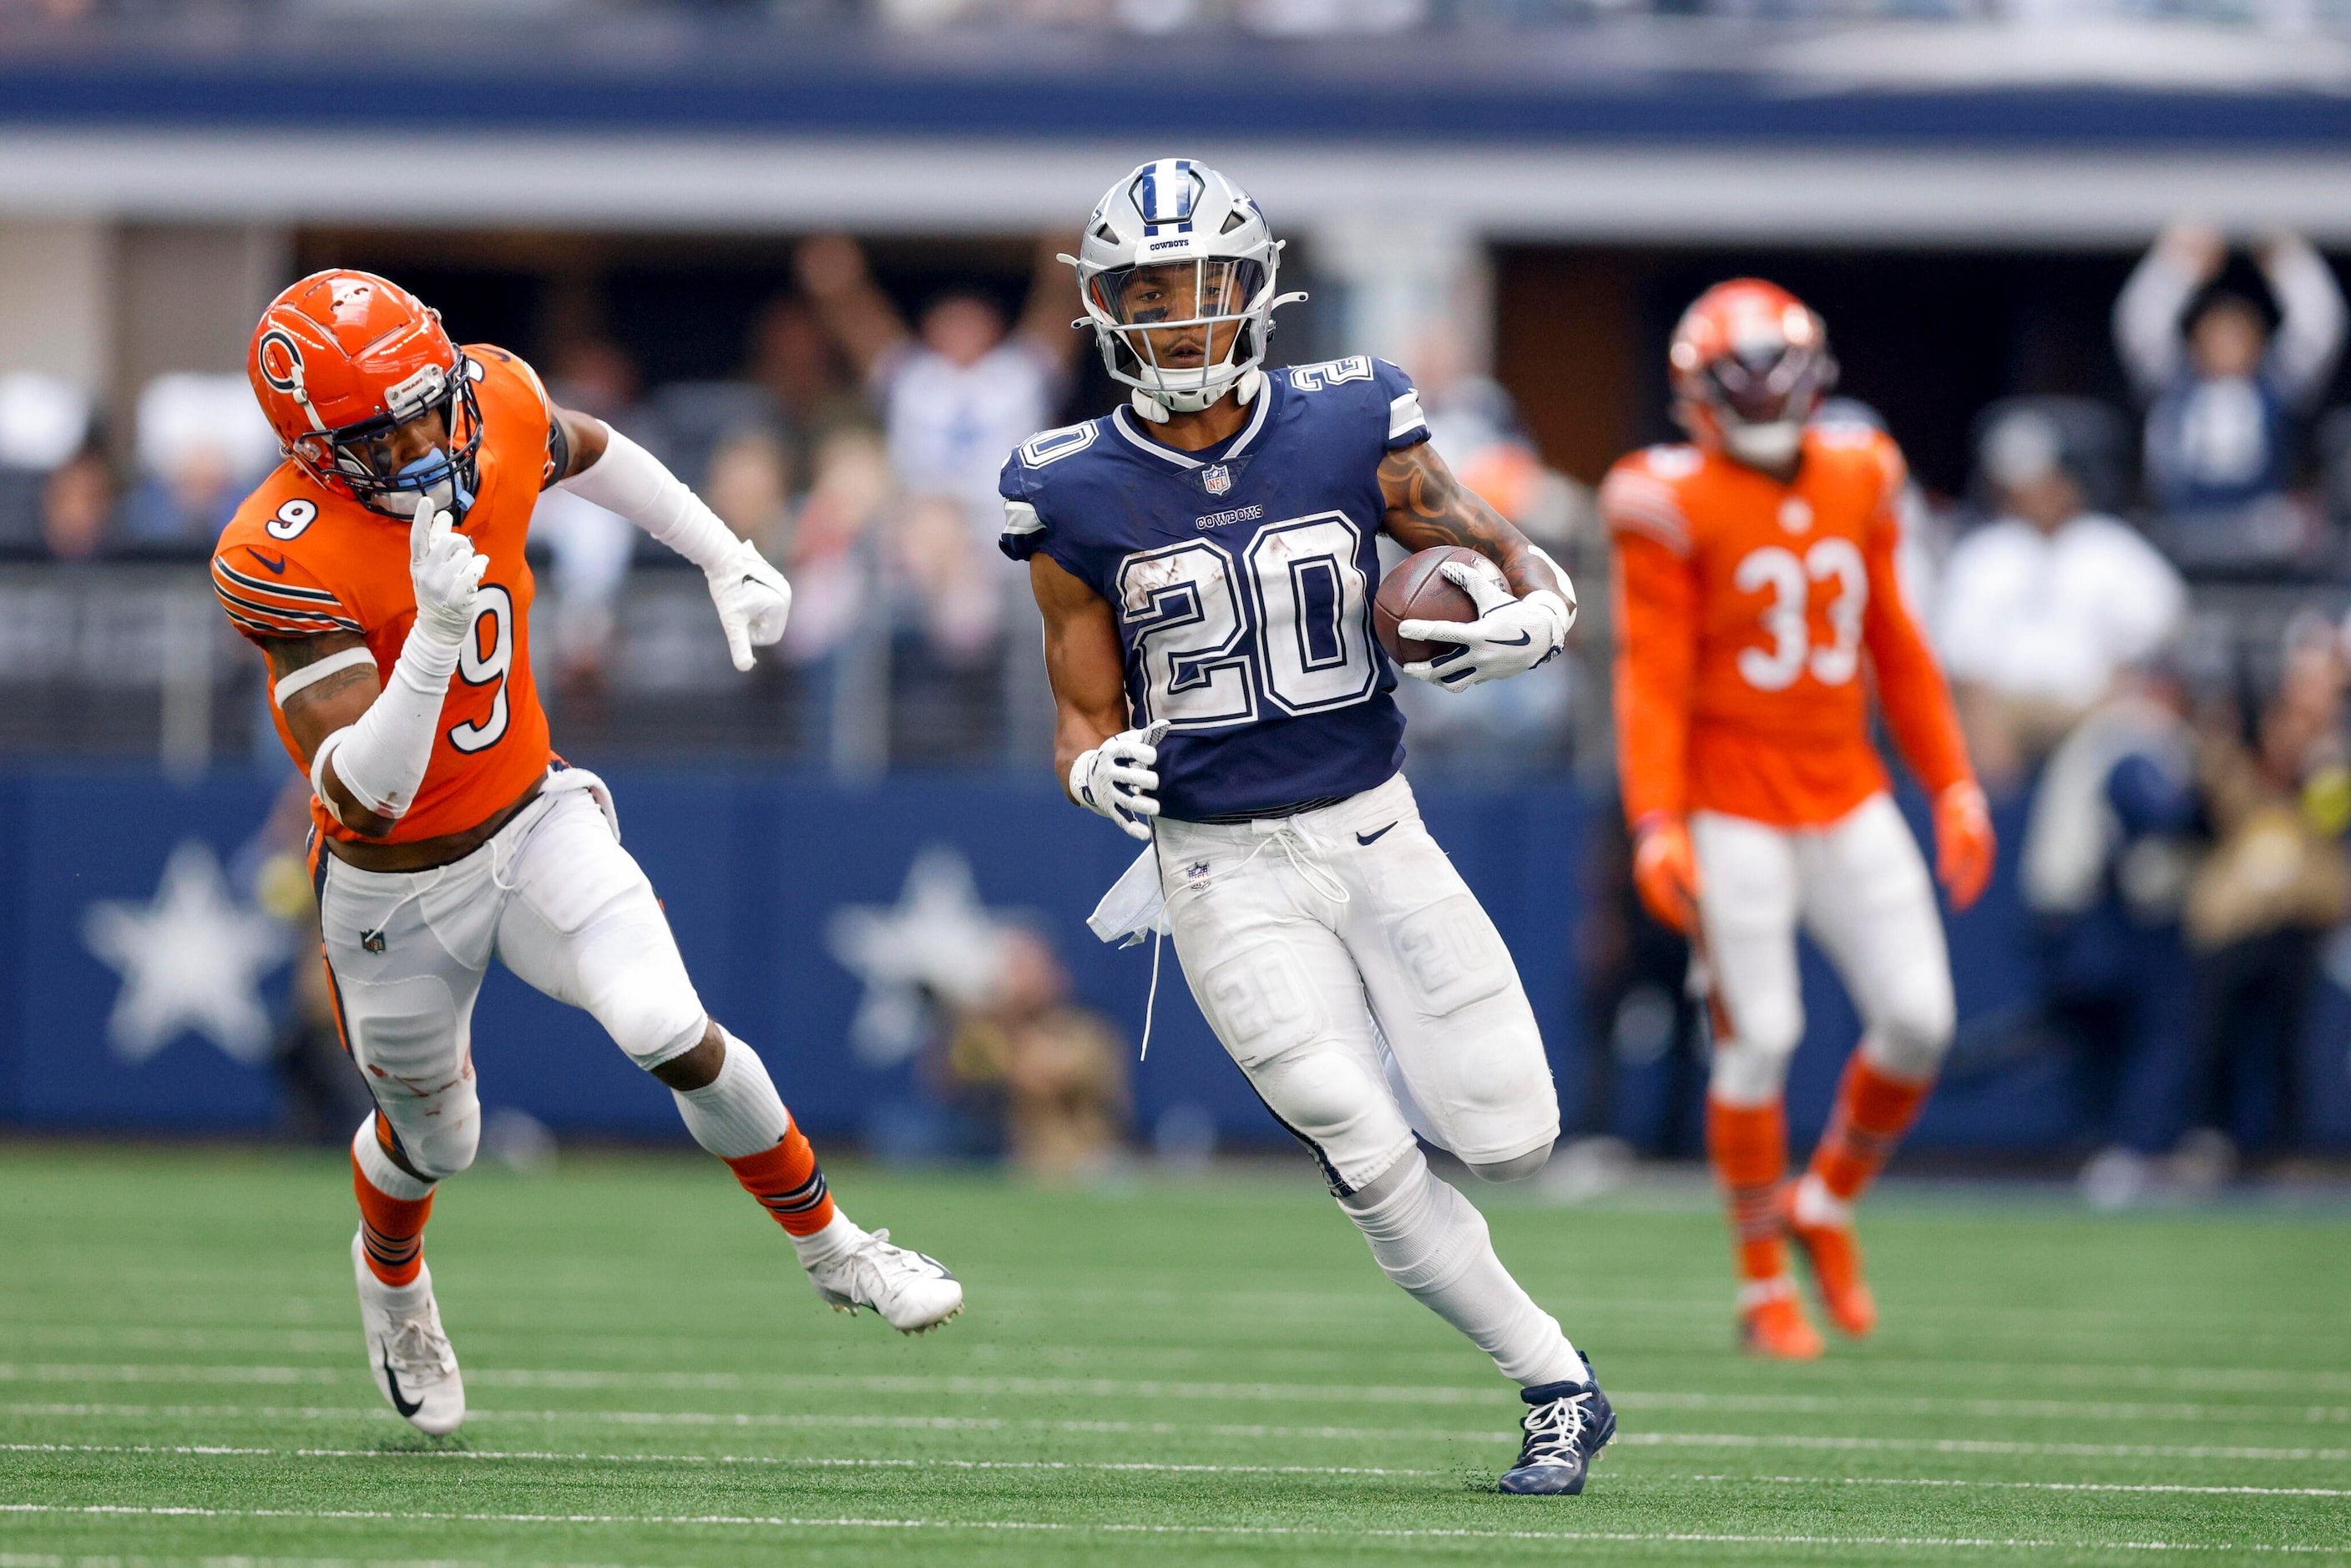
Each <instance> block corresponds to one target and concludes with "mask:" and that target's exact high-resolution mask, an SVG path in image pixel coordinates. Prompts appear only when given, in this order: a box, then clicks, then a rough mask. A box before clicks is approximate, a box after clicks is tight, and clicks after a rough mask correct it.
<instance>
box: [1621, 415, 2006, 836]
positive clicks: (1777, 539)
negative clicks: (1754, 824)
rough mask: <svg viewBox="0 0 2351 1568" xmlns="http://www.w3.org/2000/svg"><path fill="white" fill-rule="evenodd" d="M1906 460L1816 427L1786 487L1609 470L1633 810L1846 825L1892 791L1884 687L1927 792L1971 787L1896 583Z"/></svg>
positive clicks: (1722, 469) (1694, 472)
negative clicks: (1877, 723)
mask: <svg viewBox="0 0 2351 1568" xmlns="http://www.w3.org/2000/svg"><path fill="white" fill-rule="evenodd" d="M1905 478H1906V475H1905V470H1904V466H1903V463H1902V455H1901V453H1900V452H1899V451H1898V450H1897V449H1896V446H1895V444H1894V443H1893V442H1892V441H1891V440H1889V439H1887V437H1886V435H1884V434H1882V433H1880V432H1878V431H1876V430H1873V429H1870V428H1868V427H1867V426H1863V425H1822V426H1815V427H1813V428H1812V429H1810V430H1808V431H1806V432H1805V434H1804V438H1803V455H1802V462H1801V464H1800V465H1799V466H1798V468H1797V471H1796V476H1795V478H1794V480H1793V481H1792V483H1789V484H1786V485H1782V484H1781V483H1780V482H1779V481H1777V480H1776V479H1774V478H1772V477H1771V476H1768V475H1766V474H1762V473H1760V472H1758V471H1757V470H1755V469H1752V468H1750V467H1747V466H1744V465H1740V464H1739V463H1736V462H1733V461H1731V460H1730V459H1729V458H1728V457H1726V456H1723V455H1719V454H1715V453H1708V452H1703V451H1701V450H1699V449H1698V448H1697V447H1694V446H1655V447H1651V448H1649V449H1648V450H1647V451H1645V452H1636V453H1635V454H1634V455H1631V456H1629V457H1627V458H1625V460H1624V461H1622V462H1620V463H1618V464H1617V465H1616V466H1615V467H1614V469H1612V470H1610V472H1609V475H1608V477H1607V479H1606V480H1605V482H1604V483H1603V484H1602V486H1601V488H1600V509H1601V514H1602V516H1603V517H1604V518H1605V519H1606V521H1607V523H1608V526H1609V528H1610V530H1611V533H1612V535H1613V537H1614V545H1615V558H1616V568H1617V580H1618V583H1619V584H1620V592H1621V598H1620V603H1621V605H1622V612H1621V614H1620V616H1619V619H1618V627H1617V638H1618V653H1617V693H1616V711H1617V725H1618V730H1619V745H1620V747H1621V750H1622V754H1623V758H1624V762H1625V768H1624V771H1625V791H1626V795H1627V797H1628V799H1627V800H1626V801H1625V808H1626V813H1627V815H1628V817H1629V818H1630V819H1631V820H1633V821H1639V820H1640V819H1641V818H1643V817H1645V816H1646V815H1648V814H1649V813H1651V812H1654V811H1667V812H1675V813H1679V812H1684V811H1689V810H1712V811H1719V812H1722V813H1724V814H1726V815H1729V816H1734V817H1743V818H1746V819H1748V820H1750V821H1760V822H1767V823H1770V824H1771V825H1773V826H1776V827H1790V828H1800V827H1818V826H1821V825H1823V824H1825V823H1828V822H1833V821H1836V820H1837V819H1839V818H1841V817H1843V816H1844V814H1845V813H1846V812H1848V811H1850V810H1853V809H1854V808H1855V806H1858V805H1859V804H1860V803H1861V802H1862V801H1863V800H1866V799H1867V798H1868V797H1869V796H1870V795H1872V794H1873V793H1875V792H1876V791H1877V790H1880V789H1885V788H1886V768H1885V764H1884V763H1883V762H1882V761H1881V760H1880V759H1879V758H1878V755H1877V750H1876V747H1875V746H1874V745H1872V743H1871V741H1870V738H1869V713H1868V701H1869V693H1868V689H1867V688H1868V685H1869V683H1867V682H1865V681H1864V680H1863V679H1862V678H1861V675H1862V663H1863V659H1864V657H1865V656H1866V657H1867V659H1868V661H1869V664H1870V665H1871V667H1872V668H1873V670H1874V671H1875V673H1876V686H1877V690H1878V698H1879V701H1880V703H1881V705H1882V706H1883V707H1884V708H1885V711H1886V722H1887V725H1888V727H1890V728H1891V729H1892V730H1893V732H1894V736H1895V738H1896V742H1897V743H1898V744H1899V745H1900V747H1901V749H1902V753H1903V756H1904V758H1905V759H1906V760H1907V762H1908V763H1909V764H1910V766H1911V768H1912V769H1913V770H1914V771H1915V772H1917V774H1918V775H1919V777H1920V781H1921V782H1922V783H1923V784H1925V785H1926V786H1927V787H1928V789H1929V790H1930V791H1931V790H1938V789H1940V788H1941V787H1942V786H1943V785H1945V784H1947V783H1949V782H1950V781H1952V780H1953V779H1959V778H1964V777H1967V776H1968V774H1967V763H1966V757H1965V752H1964V749H1963V747H1962V746H1961V743H1960V740H1959V732H1958V727H1957V726H1956V725H1955V724H1954V723H1952V722H1951V719H1950V716H1949V703H1948V701H1947V700H1946V699H1945V698H1944V695H1943V685H1942V674H1941V672H1940V671H1939V669H1938V668H1937V666H1936V664H1935V659H1934V655H1933V654H1932V653H1931V652H1929V651H1928V646H1927V643H1926V640H1925V638H1924V636H1923V635H1921V633H1920V632H1919V629H1918V625H1917V620H1916V618H1915V617H1914V616H1913V614H1912V612H1911V610H1910V607H1909V606H1908V605H1907V603H1906V602H1905V601H1904V597H1903V593H1902V589H1901V584H1900V582H1899V580H1898V578H1897V577H1896V570H1895V564H1894V561H1895V550H1896V545H1897V544H1898V543H1899V532H1900V524H1899V520H1898V514H1897V511H1896V507H1898V505H1899V503H1900V499H1901V494H1902V488H1903V485H1904V482H1905Z"/></svg>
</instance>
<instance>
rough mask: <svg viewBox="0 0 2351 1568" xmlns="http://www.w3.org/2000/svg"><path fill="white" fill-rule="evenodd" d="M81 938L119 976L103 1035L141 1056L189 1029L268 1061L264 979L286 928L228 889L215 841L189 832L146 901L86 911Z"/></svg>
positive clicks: (285, 946) (278, 960)
mask: <svg viewBox="0 0 2351 1568" xmlns="http://www.w3.org/2000/svg"><path fill="white" fill-rule="evenodd" d="M81 932H82V941H83V942H84V943H85V944H86V945H87V946H89V950H90V953H91V954H92V956H95V957H97V958H98V959H99V962H101V963H103V964H105V965H106V966H107V967H109V968H111V969H112V970H114V971H115V973H117V974H119V975H120V976H121V977H122V989H121V991H120V993H118V994H117V996H116V997H115V998H114V1011H113V1013H112V1014H111V1015H110V1016H109V1017H108V1019H107V1020H106V1039H107V1043H108V1044H109V1045H110V1046H112V1047H113V1048H114V1053H115V1054H116V1055H117V1056H120V1057H121V1058H123V1059H124V1060H125V1061H134V1062H139V1061H147V1060H148V1059H149V1058H151V1057H152V1056H154V1055H155V1054H156V1053H157V1052H159V1051H162V1049H163V1048H164V1047H165V1046H167V1045H169V1044H171V1043H172V1040H176V1039H178V1038H179V1037H180V1035H181V1034H182V1033H183V1032H193V1033H195V1034H200V1035H202V1036H204V1038H205V1039H206V1040H211V1041H212V1042H213V1043H214V1045H216V1046H218V1047H220V1049H221V1050H222V1051H224V1052H225V1053H226V1054H227V1055H228V1056H229V1057H231V1058H232V1059H234V1060H235V1061H242V1062H245V1063H247V1064H248V1065H251V1064H255V1063H258V1062H261V1061H266V1060H267V1058H268V1055H269V1041H270V1033H271V1030H270V1021H269V1014H268V1012H267V1010H266V1009H264V1008H263V1006H262V1005H261V996H260V992H259V990H258V986H259V983H260V980H261V977H263V976H264V975H266V974H268V973H269V972H270V971H271V970H272V969H275V968H277V967H278V966H279V965H280V964H283V963H284V962H286V959H287V956H288V953H289V950H290V947H291V943H290V941H289V939H288V937H287V931H286V928H285V927H284V926H283V925H279V924H278V923H277V921H275V920H273V919H271V918H270V917H269V916H268V915H264V914H262V913H261V912H260V911H258V910H256V909H253V908H251V907H248V906H246V905H245V904H239V903H238V902H237V901H236V899H235V897H234V896H232V895H231V894H230V893H229V888H228V880H227V879H226V878H225V877H224V876H223V875H222V874H221V864H220V860H219V858H218V857H217V856H215V855H214V853H213V852H212V848H211V846H209V845H207V844H205V843H204V842H203V841H199V840H196V839H184V840H183V841H181V843H180V846H179V847H178V848H177V849H175V850H173V851H172V858H171V859H170V860H168V861H166V862H164V863H163V876H162V881H161V882H159V883H157V884H156V887H155V896H154V897H153V898H152V900H150V901H148V902H147V903H145V904H140V903H136V902H132V901H130V900H118V899H108V900H105V901H104V902H101V903H98V904H91V905H90V906H89V908H88V909H86V910H84V911H83V913H82V923H81Z"/></svg>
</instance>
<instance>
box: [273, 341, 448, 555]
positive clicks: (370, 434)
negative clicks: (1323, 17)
mask: <svg viewBox="0 0 2351 1568" xmlns="http://www.w3.org/2000/svg"><path fill="white" fill-rule="evenodd" d="M384 402H385V405H386V408H385V412H384V413H381V414H378V415H376V416H375V417H374V418H372V419H363V420H360V421H358V422H356V423H351V424H346V425H342V426H340V427H338V428H336V429H333V430H321V431H318V432H315V433H313V434H308V435H305V436H302V437H300V438H298V439H297V440H296V441H295V443H294V456H295V458H296V459H297V460H298V461H299V462H300V463H301V464H302V465H303V466H304V467H305V468H307V469H308V470H309V471H310V472H311V473H312V475H313V476H317V477H319V478H320V479H322V480H324V479H328V478H329V477H331V479H332V480H334V481H336V482H338V483H339V484H340V486H341V487H343V488H345V489H347V490H348V491H349V492H350V495H351V497H353V498H354V499H356V500H358V501H359V502H360V504H361V505H362V506H365V507H368V509H369V510H371V511H376V512H381V513H382V514H384V515H385V516H386V517H403V518H404V517H406V516H407V515H408V512H409V510H413V507H414V506H415V498H416V497H418V496H429V497H432V500H433V505H434V508H435V509H436V510H440V511H445V512H451V513H454V514H455V515H456V516H457V517H460V518H462V517H464V516H465V511H466V509H467V508H468V507H472V506H473V504H474V492H475V490H476V489H477V488H478V487H479V486H480V476H479V469H480V465H479V461H478V460H479V456H480V454H481V448H482V412H481V407H480V404H479V403H478V402H476V401H475V397H474V379H473V375H472V367H471V365H469V364H468V363H467V361H466V360H465V355H464V353H463V352H460V353H459V354H458V355H457V357H456V360H455V363H454V364H452V365H450V366H449V367H447V368H446V369H444V368H443V367H442V366H439V365H427V366H426V367H424V369H423V370H422V371H418V372H417V373H416V374H414V375H413V376H411V377H409V378H408V379H407V380H406V381H404V382H400V383H399V384H398V385H397V386H394V387H392V388H391V389H389V390H388V391H387V392H385V394H384ZM435 413H438V414H439V415H440V416H441V422H442V439H441V441H439V442H437V443H435V444H434V446H433V449H432V450H431V451H429V452H427V453H426V454H424V455H423V456H421V457H416V458H413V459H411V460H410V461H409V462H408V463H406V464H405V465H401V466H399V467H397V468H394V469H392V471H391V472H385V470H386V468H388V467H390V465H391V461H392V460H391V456H390V455H389V453H388V452H387V451H385V450H384V449H383V445H382V444H383V441H384V438H385V437H387V436H389V435H390V434H392V432H393V431H395V430H397V429H399V428H400V427H402V426H403V425H406V424H411V423H414V422H416V421H418V420H421V419H428V418H430V417H432V416H433V415H434V414H435ZM403 500H404V501H406V502H407V507H406V508H402V507H400V506H399V505H398V503H399V502H401V501H403Z"/></svg>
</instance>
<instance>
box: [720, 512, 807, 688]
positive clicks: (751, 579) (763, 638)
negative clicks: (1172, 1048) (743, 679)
mask: <svg viewBox="0 0 2351 1568" xmlns="http://www.w3.org/2000/svg"><path fill="white" fill-rule="evenodd" d="M703 575H704V576H705V577H707V578H708V579H709V580H710V600H711V602H712V603H714V604H716V605H717V606H718V624H719V625H721V626H723V627H725V628H726V652H727V653H729V654H731V655H732V656H733V658H734V660H735V667H736V668H737V669H738V670H747V669H749V668H750V667H751V650H752V649H754V648H764V647H767V646H768V644H769V643H774V642H776V641H777V640H778V638H780V637H782V636H783V634H784V622H785V621H787V620H788V619H789V618H790V616H791V613H792V585H791V584H790V583H789V582H786V581H785V580H784V574H783V573H782V572H780V571H778V570H776V569H775V568H774V567H772V566H770V565H768V558H767V557H766V556H763V555H761V554H760V553H759V549H758V546H757V545H755V544H753V543H752V542H751V541H750V540H749V539H737V540H736V541H735V547H734V548H733V549H729V550H727V551H726V552H725V553H724V554H722V555H721V556H719V558H718V559H716V560H715V561H713V562H711V564H710V565H709V567H708V568H706V569H705V571H704V573H703Z"/></svg>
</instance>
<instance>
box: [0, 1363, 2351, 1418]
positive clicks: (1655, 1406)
mask: <svg viewBox="0 0 2351 1568" xmlns="http://www.w3.org/2000/svg"><path fill="white" fill-rule="evenodd" d="M358 1380H359V1375H358V1374H357V1373H356V1372H355V1371H345V1370H343V1369H340V1368H335V1367H326V1366H233V1365H214V1364H203V1363H197V1364H136V1363H129V1364H38V1363H37V1364H24V1363H16V1362H0V1383H229V1384H240V1383H244V1384H266V1385H299V1384H345V1383H355V1382H357V1381H358ZM465 1380H466V1382H467V1383H468V1384H470V1385H473V1386H475V1387H488V1388H550V1389H580V1390H590V1389H603V1388H657V1389H674V1390H678V1391H682V1392H695V1393H712V1392H720V1393H735V1392H746V1391H749V1390H753V1389H777V1390H787V1391H795V1392H820V1391H827V1390H842V1389H846V1390H854V1391H856V1392H859V1393H864V1394H882V1395H891V1394H904V1395H923V1396H932V1397H935V1396H939V1395H943V1394H944V1395H948V1396H966V1397H973V1396H977V1397H1005V1396H1011V1397H1038V1398H1095V1399H1182V1400H1228V1401H1233V1402H1237V1403H1238V1402H1259V1401H1265V1402H1270V1401H1279V1402H1282V1403H1306V1404H1362V1405H1464V1406H1494V1407H1501V1406H1502V1403H1503V1402H1502V1396H1501V1393H1500V1391H1499V1390H1496V1389H1491V1388H1470V1387H1463V1386H1458V1385H1455V1386H1447V1385H1365V1384H1344V1383H1223V1382H1194V1381H1189V1380H1175V1379H1162V1378H1112V1377H970V1376H953V1377H904V1376H888V1375H861V1374H855V1373H783V1372H763V1373H740V1372H613V1371H585V1370H583V1371H558V1370H548V1369H535V1368H525V1367H490V1368H476V1369H475V1370H472V1371H469V1372H468V1373H466V1375H465ZM1610 1397H1611V1398H1612V1399H1613V1400H1614V1403H1615V1404H1616V1405H1617V1406H1620V1407H1623V1408H1625V1409H1628V1410H1715V1411H1736V1412H1744V1413H1749V1414H1757V1415H1880V1416H1889V1415H1890V1416H1938V1415H1958V1416H1976V1417H1980V1418H1984V1419H2003V1418H2020V1417H2021V1418H2026V1419H2043V1420H2064V1419H2078V1420H2093V1421H2137V1422H2150V1421H2151V1422H2182V1423H2186V1422H2193V1423H2205V1422H2215V1421H2222V1422H2234V1423H2240V1424H2244V1423H2269V1424H2274V1425H2279V1426H2351V1406H2342V1405H2200V1404H2191V1403H2184V1402H2167V1403H2154V1402H2149V1401H2136V1400H2074V1399H1963V1398H1956V1397H1942V1396H1914V1397H1886V1398H1878V1397H1871V1396H1851V1395H1836V1394H1717V1393H1695V1392H1693V1393H1680V1392H1651V1391H1637V1390H1636V1391H1627V1392H1619V1393H1615V1394H1613V1395H1611V1396H1610Z"/></svg>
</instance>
